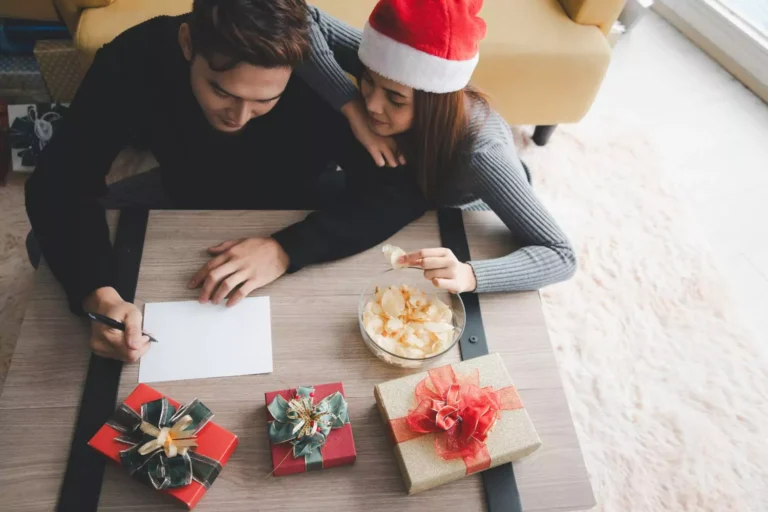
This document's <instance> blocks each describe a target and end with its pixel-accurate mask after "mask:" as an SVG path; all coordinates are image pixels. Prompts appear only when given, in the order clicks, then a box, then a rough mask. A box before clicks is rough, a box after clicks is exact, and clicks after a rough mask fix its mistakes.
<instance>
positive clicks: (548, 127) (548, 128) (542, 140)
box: [533, 124, 557, 146]
mask: <svg viewBox="0 0 768 512" xmlns="http://www.w3.org/2000/svg"><path fill="white" fill-rule="evenodd" d="M555 128H557V125H556V124H540V125H538V126H536V130H534V132H533V142H535V143H536V145H537V146H543V145H545V144H546V143H547V142H549V138H550V137H551V136H552V133H554V131H555Z"/></svg>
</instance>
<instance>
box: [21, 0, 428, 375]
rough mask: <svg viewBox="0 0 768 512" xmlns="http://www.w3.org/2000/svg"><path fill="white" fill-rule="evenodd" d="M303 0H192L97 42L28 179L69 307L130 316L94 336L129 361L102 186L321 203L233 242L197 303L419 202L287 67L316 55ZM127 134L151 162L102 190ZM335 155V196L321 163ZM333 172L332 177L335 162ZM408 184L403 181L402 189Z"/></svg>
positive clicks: (380, 229)
mask: <svg viewBox="0 0 768 512" xmlns="http://www.w3.org/2000/svg"><path fill="white" fill-rule="evenodd" d="M306 9H307V7H306V4H305V3H304V1H303V0H229V1H223V0H195V2H194V5H193V11H192V13H191V14H189V15H185V16H181V17H176V18H171V17H160V18H155V19H153V20H149V21H147V22H145V23H143V24H141V25H139V26H137V27H134V28H132V29H130V30H128V31H126V32H125V33H123V34H121V35H120V36H118V37H117V38H116V39H115V40H114V41H113V42H112V43H110V44H108V45H106V46H105V47H104V48H102V49H101V50H100V51H99V52H98V53H97V55H96V58H95V60H94V63H93V65H92V67H91V68H90V70H89V72H88V74H87V76H86V77H85V79H84V81H83V83H82V84H81V86H80V89H79V91H78V94H77V97H76V98H75V100H74V102H73V103H72V106H71V109H70V112H69V115H68V118H67V119H66V121H65V124H64V125H63V126H62V128H61V130H60V131H59V132H57V133H56V135H55V136H54V137H53V139H52V140H51V141H50V143H49V144H48V146H47V148H46V151H45V153H44V154H43V155H42V158H41V161H40V163H39V165H38V167H37V169H36V170H35V172H34V174H33V175H32V177H31V178H30V180H29V182H28V184H27V188H26V199H27V212H28V214H29V218H30V221H31V223H32V228H33V232H34V236H35V238H36V240H37V242H38V243H39V246H40V249H41V251H42V253H43V255H44V256H45V258H46V261H47V263H48V265H49V266H50V268H51V270H52V271H53V273H54V274H55V275H56V277H57V278H58V279H59V280H60V281H61V283H62V284H63V286H64V288H65V290H66V292H67V296H68V299H69V303H70V308H71V309H72V310H73V311H74V312H75V313H79V314H82V313H83V312H84V311H88V312H96V313H100V314H103V315H106V316H108V317H111V318H113V319H115V320H120V321H122V322H124V323H125V324H126V330H125V332H124V333H123V332H120V331H116V330H113V329H109V328H108V327H105V326H103V325H101V324H99V323H93V324H92V335H91V340H90V343H91V347H92V349H93V351H94V352H95V353H96V354H98V355H101V356H104V357H112V358H118V359H122V360H125V361H137V360H138V359H139V358H140V357H141V356H142V355H143V354H144V353H145V352H146V350H147V349H148V348H149V343H148V338H147V337H146V336H143V335H142V332H141V325H142V316H141V313H140V311H139V310H138V309H137V308H136V307H135V306H134V305H133V304H131V303H127V302H125V301H124V300H123V298H122V297H120V295H119V294H118V292H117V291H116V290H115V288H114V286H113V285H114V282H115V271H114V261H113V257H112V254H111V246H110V242H109V236H108V228H107V224H106V220H105V214H104V206H103V205H102V204H101V203H100V199H102V200H104V201H105V202H107V203H108V204H109V205H110V206H112V207H122V206H126V205H128V204H133V205H137V204H138V205H143V206H146V207H150V208H159V207H173V208H194V209H225V208H226V209H272V208H274V209H317V208H321V207H324V209H323V211H318V212H315V213H312V214H310V215H309V216H308V217H307V218H306V219H305V220H304V221H302V222H299V223H297V224H294V225H292V226H289V227H287V228H285V229H283V230H280V231H278V232H276V233H274V234H273V235H272V236H271V237H269V238H251V239H246V240H231V241H226V242H224V243H222V244H220V245H219V246H217V247H213V248H210V249H209V252H210V253H211V255H212V256H213V258H212V259H211V260H210V261H209V262H208V264H206V265H205V266H204V267H203V268H202V269H200V271H199V272H198V273H197V274H196V275H195V276H194V277H193V278H192V280H191V281H190V282H189V286H190V287H201V294H200V301H201V302H207V301H212V302H214V303H220V302H221V301H222V300H224V299H225V297H227V296H228V295H229V300H228V305H234V304H236V303H237V302H238V301H239V300H241V299H242V298H243V297H245V296H247V295H248V293H250V292H252V291H253V290H255V289H257V288H259V287H261V286H264V285H266V284H268V283H270V282H272V281H273V280H275V279H277V278H278V277H280V276H281V275H282V274H283V273H285V272H295V271H297V270H299V269H301V268H302V267H304V266H306V265H310V264H313V263H319V262H323V261H328V260H332V259H338V258H341V257H346V256H349V255H351V254H354V253H356V252H359V251H361V250H364V249H366V248H368V247H371V246H373V245H375V244H377V243H379V242H380V241H382V240H384V239H386V238H387V237H389V236H391V235H392V234H393V233H395V232H396V231H397V230H398V229H400V228H401V227H402V226H403V225H405V224H407V223H408V222H410V221H411V220H413V219H414V218H415V217H417V216H418V215H420V214H421V213H423V210H422V209H421V206H417V205H418V204H419V202H418V201H412V199H415V198H416V197H417V195H418V193H417V192H416V189H415V187H412V186H411V184H410V183H409V182H407V180H406V179H405V176H404V174H403V171H398V170H390V169H387V170H379V169H377V167H376V166H375V164H374V163H373V161H372V159H371V157H370V156H369V155H368V153H367V152H366V150H365V149H364V148H363V147H362V146H360V145H359V144H357V143H356V141H355V140H354V138H353V137H352V135H351V132H350V131H349V128H348V126H347V124H346V122H345V121H344V119H343V118H342V117H341V116H340V115H339V114H338V112H336V111H334V110H333V109H331V108H330V107H329V106H327V104H326V102H325V101H323V100H322V99H321V98H320V97H318V96H317V95H316V94H315V93H314V92H313V91H312V90H311V89H310V88H309V87H308V86H307V85H306V84H305V83H304V82H303V81H302V80H301V79H300V78H297V77H295V76H293V74H292V70H293V68H294V67H296V66H299V65H300V64H301V63H302V62H306V61H307V60H308V57H309V53H310V38H309V30H308V21H307V18H308V16H307V11H306ZM129 142H137V143H138V144H140V145H142V146H143V147H147V148H149V149H150V150H151V151H152V152H153V153H154V155H155V157H156V158H157V160H158V163H159V164H160V167H159V170H156V171H153V172H151V173H148V174H145V175H142V176H140V177H138V178H135V179H133V180H131V181H129V182H125V183H122V184H121V185H120V186H119V187H116V189H113V190H111V191H110V194H109V196H108V197H107V198H103V196H104V194H105V193H106V192H107V187H106V186H105V180H104V178H105V176H106V175H107V174H108V172H109V169H110V165H111V164H112V162H113V160H114V159H115V157H116V155H117V154H118V152H119V151H120V150H121V149H122V148H123V147H124V146H126V145H127V144H128V143H129ZM331 162H333V163H334V164H335V163H338V164H339V165H340V166H341V167H342V168H343V169H344V170H345V173H344V174H345V175H346V181H347V183H346V186H345V187H344V190H343V192H342V193H341V194H337V195H333V197H331V198H330V199H331V200H332V201H331V202H332V204H330V205H328V204H327V203H328V200H327V199H328V198H327V197H326V194H325V192H324V191H323V189H322V186H321V184H320V183H321V182H322V180H323V176H324V175H325V174H327V173H325V174H324V172H323V171H324V170H325V169H327V168H328V165H329V163H331ZM332 175H333V176H332V178H336V177H337V176H340V174H338V173H335V172H334V173H332ZM411 194H413V195H411Z"/></svg>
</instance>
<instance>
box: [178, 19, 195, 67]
mask: <svg viewBox="0 0 768 512" xmlns="http://www.w3.org/2000/svg"><path fill="white" fill-rule="evenodd" d="M179 46H181V51H182V53H183V54H184V58H185V59H187V60H188V61H192V35H191V34H190V33H189V24H188V23H182V24H181V26H180V27H179Z"/></svg>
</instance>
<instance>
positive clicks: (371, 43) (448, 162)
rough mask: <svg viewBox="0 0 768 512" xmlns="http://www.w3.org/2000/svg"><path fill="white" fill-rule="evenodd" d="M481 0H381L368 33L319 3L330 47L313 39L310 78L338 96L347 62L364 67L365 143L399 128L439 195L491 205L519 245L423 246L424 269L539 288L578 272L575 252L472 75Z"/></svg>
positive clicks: (399, 138) (514, 287) (354, 68)
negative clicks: (497, 249) (480, 248)
mask: <svg viewBox="0 0 768 512" xmlns="http://www.w3.org/2000/svg"><path fill="white" fill-rule="evenodd" d="M481 6H482V1H481V0H452V1H450V2H434V1H429V0H410V1H408V2H402V1H397V0H381V1H380V2H379V3H378V4H377V5H376V7H375V8H374V10H373V12H372V14H371V16H370V18H369V20H368V23H366V25H365V28H364V30H363V31H362V33H361V32H360V31H358V30H356V29H354V28H352V27H349V26H347V25H345V24H343V23H342V22H340V21H338V20H336V19H334V18H331V17H330V16H328V15H326V14H324V13H322V12H321V11H319V10H317V9H315V8H310V9H311V13H312V17H313V18H314V21H315V23H314V25H313V27H312V30H313V31H320V32H321V33H322V36H323V38H324V39H325V40H326V41H327V43H328V48H318V47H317V46H316V47H315V48H314V49H313V52H314V53H313V64H314V67H313V69H314V70H315V71H314V72H309V73H304V78H305V79H307V80H308V81H309V82H310V83H311V84H312V85H313V87H315V89H316V90H318V91H319V92H321V94H323V95H324V96H325V97H326V98H329V97H333V96H334V95H335V96H338V95H339V94H340V91H343V90H349V89H350V88H351V83H350V82H349V81H348V79H347V78H346V75H345V73H344V71H343V70H342V68H341V67H343V68H344V69H345V70H346V71H348V72H350V73H352V74H354V75H355V76H359V77H360V80H359V83H360V93H359V94H360V96H361V98H360V100H359V101H357V102H351V103H349V104H348V105H347V111H346V112H345V114H346V115H347V117H348V118H349V119H350V123H351V125H352V128H353V130H354V131H355V133H356V134H357V135H358V139H360V140H361V142H365V141H364V139H365V135H364V134H365V132H366V131H370V132H373V133H374V134H375V135H376V136H377V137H378V138H379V142H380V143H382V140H384V139H382V138H388V137H391V138H394V140H395V141H396V142H397V147H398V148H399V149H400V150H401V152H402V154H403V156H404V157H405V160H407V162H408V165H409V166H410V167H412V168H413V169H414V170H415V172H416V173H417V176H418V179H419V182H420V184H421V187H422V190H423V191H424V194H425V195H426V197H427V198H428V199H429V200H430V202H431V203H432V204H433V205H435V206H459V207H461V208H464V209H468V210H478V209H487V208H488V207H489V208H490V209H491V210H493V211H494V212H495V213H496V214H497V215H498V216H499V217H500V218H501V220H502V221H503V222H504V224H506V226H507V227H508V228H509V230H510V231H511V232H512V236H513V237H514V239H515V241H516V242H518V243H519V244H521V246H522V247H521V248H520V249H518V250H516V251H514V252H512V253H510V254H508V255H506V256H503V257H501V258H495V259H489V260H480V261H470V262H467V263H462V262H459V261H458V260H457V258H456V256H454V255H453V253H452V252H451V251H450V250H448V249H445V248H424V249H421V250H419V251H416V252H412V253H410V254H407V255H406V256H404V257H402V258H401V263H404V264H406V265H410V266H418V267H420V268H422V269H423V270H424V277H425V278H427V279H429V280H431V281H432V282H433V284H435V286H438V287H440V288H444V289H446V290H449V291H452V292H466V291H476V292H480V293H481V292H503V291H522V290H535V289H538V288H540V287H542V286H545V285H548V284H552V283H555V282H558V281H562V280H565V279H568V278H570V277H571V276H572V275H573V274H574V272H575V270H576V260H575V257H574V253H573V248H572V247H571V245H570V243H569V242H568V239H567V238H566V236H565V234H564V233H563V231H562V230H561V229H560V228H559V227H558V226H557V224H556V223H555V221H554V219H553V218H552V217H551V216H550V214H549V213H548V212H547V211H546V210H545V208H544V207H543V205H542V204H541V203H540V202H539V201H538V199H537V198H536V197H535V196H534V194H533V190H532V189H531V187H530V185H529V183H528V181H527V178H526V171H525V168H524V166H523V165H522V163H521V161H520V159H519V158H518V156H517V153H516V151H515V146H514V142H513V140H512V136H511V132H510V130H509V127H508V125H507V124H506V122H505V121H504V119H502V117H501V116H500V115H499V114H498V113H496V112H494V111H493V110H491V109H490V108H489V106H488V102H487V100H486V98H485V97H484V96H483V95H482V94H481V93H480V92H478V91H477V90H476V89H474V88H473V87H472V86H471V85H470V84H469V80H470V77H471V75H472V72H473V71H474V68H475V66H476V65H477V61H478V44H479V41H480V40H481V39H482V38H483V37H484V36H485V31H486V26H485V22H484V21H483V20H482V19H481V18H480V17H479V16H478V13H479V11H480V8H481ZM314 39H315V40H317V39H318V37H314ZM337 63H338V64H337ZM339 64H340V65H341V67H339ZM317 70H320V72H317ZM361 134H363V135H361ZM369 140H370V138H369ZM366 146H367V147H368V146H369V145H366Z"/></svg>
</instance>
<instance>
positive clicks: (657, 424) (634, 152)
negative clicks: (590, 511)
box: [522, 119, 768, 512]
mask: <svg viewBox="0 0 768 512" xmlns="http://www.w3.org/2000/svg"><path fill="white" fill-rule="evenodd" d="M601 126H602V127H606V126H610V127H611V131H610V132H607V131H605V130H601ZM622 126H624V128H621V127H622ZM616 128H619V130H616ZM524 145H525V146H526V147H525V148H524V149H523V150H522V155H523V157H524V158H525V160H526V162H527V163H529V165H530V167H531V169H532V171H533V174H534V177H535V187H536V189H537V192H538V193H539V195H540V196H541V197H542V198H543V199H544V200H545V202H546V203H547V205H548V206H549V207H550V208H551V210H552V211H553V212H554V213H555V214H556V216H557V218H558V219H559V220H560V221H561V222H562V223H563V225H564V226H565V228H566V229H567V231H568V232H569V234H570V236H571V238H572V240H573V242H574V244H575V246H576V247H577V251H578V256H579V264H580V270H579V272H578V274H577V275H576V277H575V278H574V279H573V280H571V281H570V282H567V283H563V284H560V285H556V286H553V287H550V288H548V289H546V290H545V291H544V292H543V298H544V302H545V312H546V316H547V321H548V325H549V329H550V333H551V337H552V343H553V345H554V347H555V352H556V354H557V357H558V360H559V364H560V368H561V372H562V375H563V379H564V385H565V390H566V393H567V396H568V401H569V403H570V407H571V411H572V414H573V418H574V422H575V424H576V430H577V432H578V434H579V439H580V441H581V446H582V449H583V451H584V457H585V459H586V463H587V468H588V470H589V473H590V477H591V480H592V486H593V488H594V491H595V495H596V498H597V501H598V504H599V505H598V507H597V509H598V510H605V511H611V512H613V511H619V512H625V511H646V510H647V511H654V512H655V511H667V510H696V511H699V510H701V511H717V512H723V511H739V512H746V511H752V510H754V511H765V510H768V362H767V361H766V359H765V358H764V356H763V355H762V354H761V349H760V348H759V346H758V344H757V341H756V338H755V337H754V334H753V333H752V332H751V331H750V330H749V329H748V328H747V327H745V323H744V321H743V320H742V318H741V316H740V313H739V312H738V310H737V308H736V306H735V305H734V303H733V301H732V299H731V298H730V297H729V292H728V290H727V287H726V286H725V283H724V280H723V278H722V277H721V275H720V273H719V272H718V269H717V268H716V266H715V264H714V258H713V257H712V252H711V251H710V249H709V246H708V244H707V243H706V241H705V240H704V239H703V238H702V236H700V235H699V233H698V230H697V229H696V228H695V224H694V223H692V222H691V219H690V216H689V213H688V210H687V208H686V207H685V206H684V203H683V202H682V201H681V198H680V196H678V195H676V194H675V193H674V191H672V190H670V188H669V186H665V184H664V180H663V178H664V162H662V161H660V159H659V157H658V155H657V154H656V153H655V152H654V148H653V147H651V146H650V144H649V143H648V142H647V138H645V137H644V136H643V132H642V130H640V129H638V128H633V127H631V126H628V125H627V123H625V122H623V121H622V120H616V119H613V120H600V119H596V120H591V121H590V120H585V121H584V122H582V123H581V124H579V125H576V126H572V127H568V126H566V127H560V128H558V131H557V132H556V133H555V136H554V137H553V138H552V141H551V142H550V144H549V145H547V146H546V147H544V148H536V147H533V146H531V145H530V144H527V145H526V144H524Z"/></svg>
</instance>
